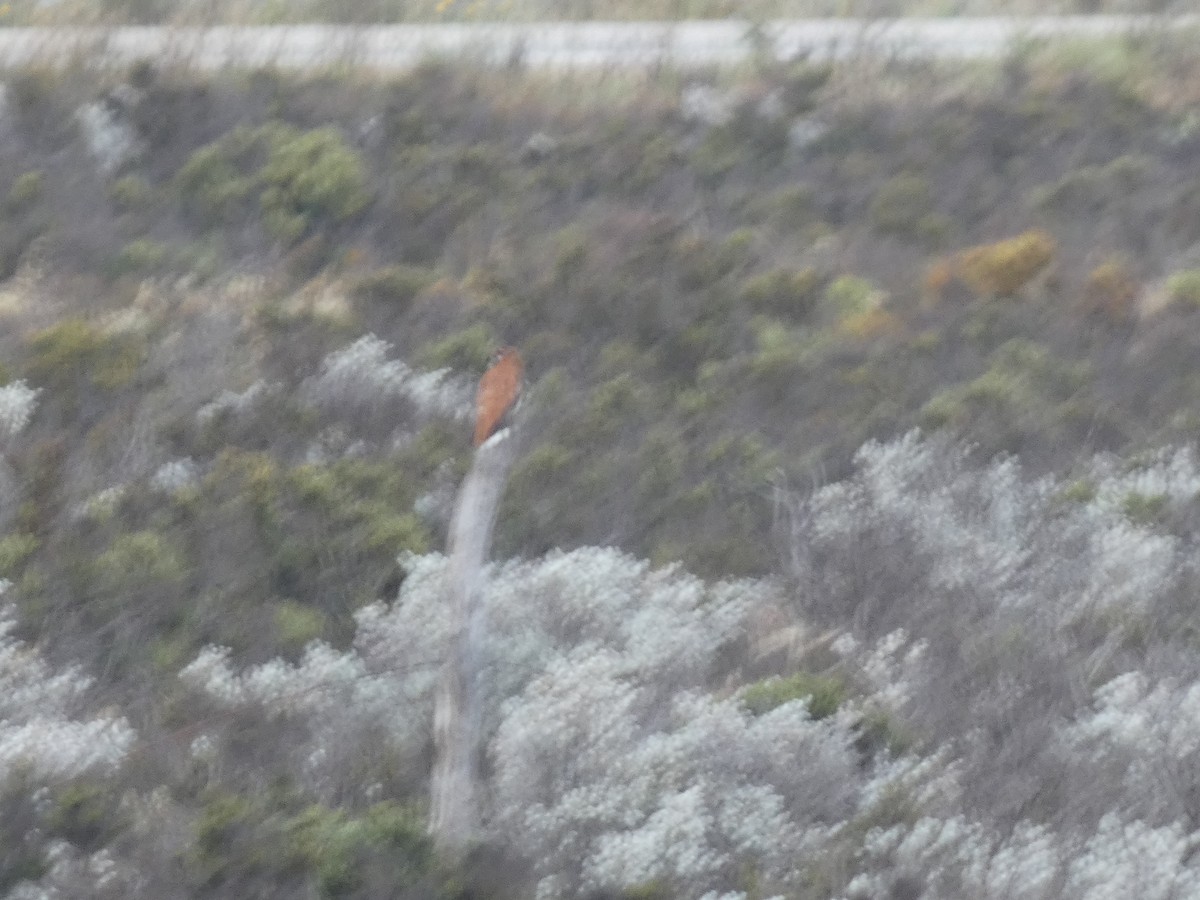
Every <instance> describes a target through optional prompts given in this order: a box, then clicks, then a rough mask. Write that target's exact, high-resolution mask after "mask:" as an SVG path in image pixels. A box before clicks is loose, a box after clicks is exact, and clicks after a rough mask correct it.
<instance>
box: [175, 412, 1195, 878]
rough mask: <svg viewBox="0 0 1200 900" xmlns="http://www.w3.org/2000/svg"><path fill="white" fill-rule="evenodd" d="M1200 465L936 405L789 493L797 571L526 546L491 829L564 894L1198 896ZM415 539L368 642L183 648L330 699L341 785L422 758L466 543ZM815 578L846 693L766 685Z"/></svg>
mask: <svg viewBox="0 0 1200 900" xmlns="http://www.w3.org/2000/svg"><path fill="white" fill-rule="evenodd" d="M1198 487H1200V472H1198V470H1197V466H1196V463H1195V459H1194V457H1193V455H1192V454H1191V452H1190V451H1177V452H1172V453H1165V454H1161V455H1158V456H1153V457H1149V458H1146V459H1143V460H1141V461H1140V462H1139V463H1138V464H1137V465H1135V466H1123V465H1120V464H1118V463H1117V462H1116V461H1114V460H1111V459H1107V458H1102V459H1097V460H1095V461H1093V462H1092V463H1091V464H1090V466H1088V467H1087V468H1086V469H1084V470H1083V472H1082V474H1081V475H1080V476H1079V477H1077V478H1073V479H1071V480H1056V479H1052V478H1030V477H1027V476H1026V475H1025V474H1024V473H1023V472H1022V470H1021V468H1020V466H1019V465H1018V464H1017V463H1016V462H1015V461H1014V460H1000V461H994V462H991V463H986V464H980V463H978V462H975V461H973V460H972V459H971V456H970V453H969V452H968V451H967V450H966V449H964V448H962V447H960V446H956V445H953V444H951V443H948V442H944V441H939V440H932V441H924V440H921V439H920V438H919V437H918V436H916V435H909V436H907V437H905V438H903V439H901V440H899V441H896V442H893V443H891V444H870V445H867V446H866V447H864V448H863V450H862V451H861V452H860V454H859V455H858V458H857V468H856V470H855V472H854V473H853V474H852V475H851V477H849V478H847V479H846V480H845V481H843V482H841V483H838V484H834V485H831V486H828V487H826V488H823V489H821V490H819V491H817V492H815V493H814V494H813V495H812V496H811V497H807V498H796V497H782V498H781V513H782V515H781V517H780V521H781V523H782V524H783V525H784V526H786V528H785V531H784V537H785V538H786V541H785V546H786V547H787V548H788V551H789V552H788V556H787V561H788V563H789V574H790V575H791V576H792V588H791V590H788V589H786V588H785V587H784V586H783V585H782V584H781V583H774V582H769V581H740V582H729V583H720V584H706V583H704V582H701V581H700V580H698V579H695V578H693V577H691V576H689V575H687V574H686V573H684V572H681V571H679V570H678V569H672V568H668V569H653V568H651V567H650V566H649V565H648V564H646V563H644V562H639V561H636V560H633V559H631V558H629V557H627V556H625V555H623V554H621V553H619V552H617V551H615V550H607V549H597V548H584V549H581V550H576V551H573V552H570V553H564V552H556V553H552V554H549V555H548V556H546V557H545V558H543V559H539V560H533V561H526V562H509V563H504V564H497V565H495V566H493V567H491V569H490V570H489V572H488V574H487V579H486V588H485V590H486V607H487V611H488V626H487V635H488V638H487V644H486V652H487V655H488V669H487V672H488V677H487V679H486V683H487V691H488V696H487V697H486V700H485V709H484V731H485V734H486V735H487V760H488V778H489V782H488V783H489V792H490V793H489V814H488V825H489V827H490V829H491V832H492V834H493V835H494V837H495V839H496V840H497V841H498V842H499V843H501V844H503V845H504V846H505V847H506V848H507V849H508V850H510V851H512V852H514V853H515V854H517V855H518V856H520V857H521V858H523V859H525V860H527V861H528V864H529V867H530V873H531V878H532V881H533V883H532V884H531V885H530V890H531V891H533V892H534V893H536V894H537V895H538V896H541V897H545V898H554V897H567V896H581V895H588V894H591V893H596V894H604V893H606V892H613V891H621V890H635V889H638V888H643V887H647V886H651V885H653V886H657V887H659V888H665V889H667V890H669V891H671V892H672V894H673V895H678V896H683V897H686V896H695V897H699V896H713V897H740V896H754V895H755V894H756V893H757V894H758V895H765V894H769V893H772V892H778V893H780V894H783V895H789V894H796V893H801V894H802V895H803V891H806V890H807V891H809V892H810V893H812V892H813V891H814V890H816V889H814V888H813V887H812V886H813V885H815V884H820V885H824V886H825V889H824V892H822V891H820V890H816V892H815V893H813V896H821V897H828V898H835V897H840V898H844V900H866V898H875V897H881V896H897V897H900V896H911V897H917V896H920V897H925V898H931V900H939V898H945V900H951V898H961V897H973V898H984V900H1001V898H1003V900H1060V898H1067V900H1099V898H1102V897H1125V896H1149V897H1162V898H1185V897H1190V896H1194V895H1195V894H1196V891H1197V887H1196V882H1195V879H1196V877H1197V871H1196V864H1195V863H1194V860H1193V857H1194V854H1193V849H1194V847H1195V846H1196V843H1197V841H1198V840H1200V832H1197V830H1196V828H1195V826H1194V823H1195V822H1196V820H1197V815H1198V813H1200V809H1198V807H1197V803H1198V802H1200V801H1198V799H1197V798H1200V777H1198V776H1196V775H1194V774H1193V773H1195V772H1197V771H1200V687H1198V685H1200V666H1197V665H1196V664H1195V663H1194V661H1193V657H1194V648H1193V646H1192V643H1191V638H1190V637H1189V636H1190V635H1193V634H1195V633H1196V629H1197V627H1200V621H1197V613H1196V611H1195V609H1194V601H1193V599H1192V598H1194V596H1195V588H1196V586H1197V578H1196V571H1195V565H1194V562H1193V560H1195V559H1200V555H1198V554H1197V552H1196V551H1197V549H1198V548H1197V547H1196V546H1195V545H1196V543H1197V537H1196V535H1194V534H1193V533H1192V530H1191V527H1190V523H1191V522H1193V521H1200V515H1198V513H1200V501H1198V500H1197V496H1196V495H1197V489H1198ZM405 568H406V570H407V577H406V579H405V581H404V582H403V585H402V587H401V589H400V592H399V596H398V597H397V599H396V601H395V602H394V603H391V604H384V603H376V604H374V605H371V606H369V607H367V608H365V609H363V610H361V611H360V612H359V613H358V614H357V630H356V636H355V639H354V644H353V647H352V648H351V649H350V650H349V651H348V652H344V653H343V652H340V651H336V650H334V649H332V648H330V647H328V646H326V645H323V644H313V645H311V646H310V647H309V648H308V650H307V652H306V654H305V655H304V656H303V657H302V658H301V659H300V660H299V661H298V662H295V663H285V662H282V661H278V660H277V661H273V662H270V663H268V664H266V665H262V666H256V667H251V668H244V669H242V668H239V667H237V666H235V665H234V663H233V661H232V658H231V656H230V654H229V652H228V651H225V650H221V649H218V648H210V649H209V650H207V651H205V652H204V653H203V654H201V656H200V657H199V658H197V659H196V660H195V662H193V663H192V664H191V665H190V666H188V667H187V668H186V669H185V670H184V672H183V677H184V679H185V680H186V681H187V682H189V683H190V684H192V685H194V686H196V687H198V688H200V689H202V690H203V691H204V693H205V694H207V695H208V696H209V697H210V698H212V700H213V701H215V702H217V703H219V704H221V705H227V706H231V707H248V708H261V709H262V710H264V712H265V713H266V714H267V715H268V717H270V716H278V717H281V718H286V719H287V720H288V721H289V722H295V723H301V724H302V725H303V727H304V728H305V729H306V730H307V731H306V733H307V736H308V738H307V740H301V741H298V742H292V743H290V744H289V747H288V751H287V752H288V754H289V760H290V765H291V766H292V767H293V772H294V773H295V774H296V775H297V776H298V777H299V778H300V779H302V781H303V783H305V784H307V785H309V786H310V787H311V788H312V789H314V790H316V791H317V792H318V793H321V792H325V793H327V794H328V795H330V796H345V795H346V793H347V792H349V791H351V790H354V789H361V790H364V791H365V790H367V788H368V787H370V785H375V784H377V782H374V781H372V782H370V784H369V785H367V786H363V785H357V784H356V783H355V781H354V779H355V777H361V773H362V772H364V771H365V769H364V765H363V759H364V753H365V752H366V750H365V748H368V747H371V746H374V745H375V744H377V743H378V742H379V740H378V739H379V738H385V739H386V741H385V743H386V745H387V746H388V748H389V752H391V753H392V754H393V756H392V757H391V759H392V761H395V760H396V759H399V760H400V768H404V769H410V770H412V769H415V770H421V768H422V766H427V764H428V759H427V755H426V754H427V753H428V748H429V742H430V733H431V718H432V705H433V700H432V698H433V689H434V686H435V684H436V680H437V676H438V664H439V662H440V660H441V658H442V656H443V651H444V648H445V646H446V642H447V639H448V635H447V620H446V614H445V610H446V603H445V596H446V591H445V583H444V579H445V560H444V559H443V558H442V557H440V556H437V555H428V556H422V557H414V558H410V559H407V560H405ZM789 600H793V601H794V604H795V609H796V611H797V612H798V613H799V612H802V613H803V614H804V615H805V617H806V618H809V619H811V620H812V621H811V622H810V623H807V624H808V625H810V626H811V627H809V628H808V629H807V631H808V632H809V633H812V634H817V633H823V634H825V635H827V637H826V638H822V639H821V640H819V641H817V642H816V643H817V644H819V645H820V647H821V648H822V649H820V650H819V651H817V652H819V653H821V654H824V656H823V657H822V658H824V659H825V660H826V661H827V663H828V664H829V665H830V666H831V671H834V672H836V673H837V677H838V678H840V679H841V680H842V683H844V684H845V685H847V690H848V693H847V696H846V697H845V699H844V700H842V701H841V702H840V704H839V705H838V707H837V709H836V710H835V711H834V712H833V713H832V714H829V715H826V716H825V717H824V718H821V719H814V718H813V717H812V716H811V715H810V714H809V710H808V700H807V699H806V698H801V699H793V700H788V699H787V698H784V699H782V700H781V701H780V703H779V704H778V705H776V706H775V707H774V708H771V709H768V710H766V711H759V712H760V714H758V715H754V714H751V712H750V711H749V710H748V709H747V708H746V707H745V706H744V705H743V704H742V703H741V702H739V699H738V698H739V696H740V694H739V691H738V688H739V687H740V686H741V683H740V682H739V680H738V679H739V678H741V677H742V674H743V672H744V671H747V670H743V669H741V668H739V665H740V663H739V661H738V660H739V659H741V657H739V654H741V653H743V652H744V651H746V650H747V648H748V647H749V646H750V644H751V642H752V641H751V636H752V634H753V629H754V627H756V626H754V624H753V623H756V622H761V621H765V620H766V619H769V618H770V617H772V616H774V617H778V616H779V611H780V610H781V609H784V608H786V607H787V604H788V602H789ZM764 617H765V618H764ZM783 624H784V625H786V624H787V622H786V621H784V622H783ZM1151 651H1152V652H1151ZM755 677H761V676H755ZM290 733H294V732H290ZM204 748H205V749H204V754H205V756H204V758H205V759H206V760H209V764H210V765H213V766H217V765H219V762H218V760H219V746H218V745H216V744H213V743H211V742H208V741H207V740H206V741H205V743H204ZM412 787H413V788H414V789H416V790H421V789H423V786H422V785H415V786H412ZM372 789H374V788H372Z"/></svg>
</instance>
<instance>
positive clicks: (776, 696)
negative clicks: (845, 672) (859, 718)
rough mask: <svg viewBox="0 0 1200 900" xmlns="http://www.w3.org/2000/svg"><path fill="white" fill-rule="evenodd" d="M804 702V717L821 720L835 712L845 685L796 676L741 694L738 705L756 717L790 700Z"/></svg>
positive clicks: (829, 679) (834, 680)
mask: <svg viewBox="0 0 1200 900" xmlns="http://www.w3.org/2000/svg"><path fill="white" fill-rule="evenodd" d="M805 697H807V698H808V713H809V715H811V716H812V717H813V718H814V719H824V718H827V717H828V716H831V715H833V714H834V713H835V712H837V709H838V707H839V706H841V705H842V702H843V701H844V700H845V699H846V685H845V683H844V682H843V681H842V680H841V679H840V678H838V677H836V676H833V675H814V674H812V673H810V672H797V673H796V674H795V675H789V676H788V677H787V678H768V679H767V680H766V681H760V682H758V683H757V684H752V685H750V686H748V687H746V688H744V689H743V690H742V694H741V700H742V705H743V706H745V707H746V709H747V710H748V711H749V712H751V713H753V714H754V715H756V716H761V715H762V714H763V713H766V712H770V711H771V710H773V709H775V707H777V706H783V704H785V703H790V702H791V701H792V700H800V699H803V698H805Z"/></svg>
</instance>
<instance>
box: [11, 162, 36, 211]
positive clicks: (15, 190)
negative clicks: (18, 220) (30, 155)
mask: <svg viewBox="0 0 1200 900" xmlns="http://www.w3.org/2000/svg"><path fill="white" fill-rule="evenodd" d="M45 181H46V176H45V173H44V172H42V170H41V169H35V170H34V171H31V172H26V173H24V174H23V175H19V176H17V178H16V179H14V180H13V183H12V187H10V188H9V189H8V198H7V199H6V200H5V201H4V206H5V208H6V209H7V210H8V212H10V213H20V212H24V211H25V210H27V209H29V208H30V207H31V206H33V204H34V203H36V202H37V201H38V200H39V199H40V198H41V196H42V192H43V190H44V189H45Z"/></svg>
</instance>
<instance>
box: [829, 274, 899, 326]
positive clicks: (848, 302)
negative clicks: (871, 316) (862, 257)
mask: <svg viewBox="0 0 1200 900" xmlns="http://www.w3.org/2000/svg"><path fill="white" fill-rule="evenodd" d="M886 298H887V295H886V294H885V293H884V292H883V291H882V290H881V289H880V288H879V287H877V286H876V285H875V284H874V283H872V282H871V281H868V280H867V279H866V278H860V277H859V276H857V275H841V276H839V277H838V278H835V279H834V280H833V282H832V283H830V285H829V287H827V288H826V289H825V298H824V302H823V304H822V305H823V307H824V310H825V313H826V315H827V316H828V317H829V318H831V319H833V320H834V321H841V320H843V319H846V318H849V317H851V316H858V315H862V314H863V313H868V312H870V311H871V310H873V309H877V308H879V307H880V306H881V305H882V304H883V301H884V300H885V299H886Z"/></svg>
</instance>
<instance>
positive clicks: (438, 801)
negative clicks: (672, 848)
mask: <svg viewBox="0 0 1200 900" xmlns="http://www.w3.org/2000/svg"><path fill="white" fill-rule="evenodd" d="M515 445H516V441H515V440H514V432H513V429H511V428H510V429H508V431H507V433H506V435H505V436H504V437H503V438H500V439H499V440H497V439H495V438H493V439H492V440H490V441H488V442H487V443H485V444H484V445H483V446H481V447H480V448H479V449H478V450H477V451H476V452H475V459H474V462H473V463H472V465H471V471H470V472H468V473H467V477H466V478H465V479H464V480H463V483H462V487H461V488H459V492H458V501H457V503H456V505H455V508H454V518H453V519H452V520H451V522H450V537H449V545H450V546H449V554H450V578H449V588H450V590H449V603H450V621H451V632H450V634H451V637H450V646H449V648H448V651H447V654H446V660H445V662H444V663H443V667H442V678H441V683H440V684H439V685H438V691H437V697H436V700H435V705H434V712H433V732H434V744H435V751H436V757H435V760H434V764H433V783H432V786H431V794H432V797H431V806H432V808H431V810H430V818H429V833H430V834H431V835H432V836H433V840H434V844H435V845H436V846H437V848H438V850H439V851H441V852H442V853H443V854H446V855H450V856H457V855H461V854H462V853H463V852H465V851H466V850H468V849H469V848H470V847H471V845H472V844H473V843H474V842H475V840H476V839H477V837H478V834H479V828H480V821H481V813H480V804H481V800H482V796H483V790H482V785H481V784H480V748H479V730H480V708H479V703H480V697H479V694H480V685H481V675H482V668H483V658H482V655H483V654H482V650H483V636H484V628H485V610H484V609H483V603H482V599H481V587H482V570H483V564H484V562H485V561H486V560H487V555H488V549H489V547H490V546H491V542H492V526H493V525H494V524H495V521H496V511H497V509H498V507H499V505H500V497H501V495H502V494H503V493H504V484H505V480H506V478H507V476H508V470H509V467H510V466H511V465H512V461H513V457H514V456H515V453H516V450H515Z"/></svg>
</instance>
